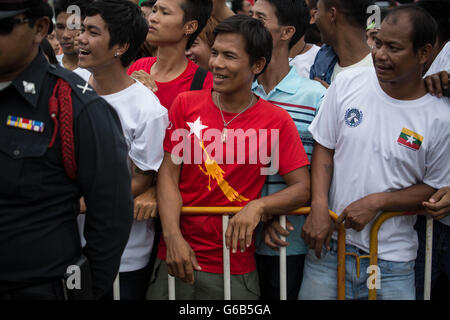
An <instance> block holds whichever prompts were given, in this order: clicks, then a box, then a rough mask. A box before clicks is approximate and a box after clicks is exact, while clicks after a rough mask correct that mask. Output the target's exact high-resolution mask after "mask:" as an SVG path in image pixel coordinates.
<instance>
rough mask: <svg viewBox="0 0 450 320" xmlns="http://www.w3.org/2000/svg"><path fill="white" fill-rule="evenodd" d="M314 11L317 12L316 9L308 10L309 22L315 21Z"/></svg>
mask: <svg viewBox="0 0 450 320" xmlns="http://www.w3.org/2000/svg"><path fill="white" fill-rule="evenodd" d="M316 13H317V9H316V8H315V9H311V10H310V11H309V14H310V16H311V18H310V19H309V24H314V23H316Z"/></svg>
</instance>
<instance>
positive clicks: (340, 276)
mask: <svg viewBox="0 0 450 320" xmlns="http://www.w3.org/2000/svg"><path fill="white" fill-rule="evenodd" d="M241 209H242V207H182V209H181V214H182V215H222V228H223V235H222V237H223V256H224V259H223V261H224V266H223V267H224V300H231V278H230V277H231V276H230V250H229V249H228V248H227V247H226V244H225V232H226V229H227V226H228V220H229V216H230V215H234V214H236V213H238V212H239V211H240V210H241ZM310 210H311V208H309V207H303V208H299V209H297V210H295V211H292V212H289V213H287V214H286V215H307V214H309V212H310ZM329 213H330V217H331V218H332V219H333V220H334V221H336V219H337V217H338V216H337V214H336V213H334V212H333V211H331V210H329ZM412 214H415V213H405V212H385V213H383V214H381V215H380V216H378V217H377V219H376V220H375V222H374V224H373V226H372V229H371V233H370V254H369V256H361V257H357V260H358V269H359V259H360V258H369V259H370V265H377V264H378V231H379V229H380V227H381V225H382V224H383V222H384V221H386V220H387V219H389V218H392V217H395V216H401V215H412ZM286 215H280V217H279V218H280V225H281V226H282V227H283V228H286ZM345 233H346V232H345V227H344V224H343V223H341V224H340V225H339V226H338V266H337V269H338V270H337V297H338V300H345V257H346V255H352V254H350V253H347V252H346V251H345ZM432 238H433V219H432V218H430V217H427V229H426V258H425V281H424V282H425V290H424V299H425V300H429V299H430V295H431V257H432ZM281 239H282V240H285V238H284V237H282V238H281ZM358 274H359V273H358ZM168 291H169V300H175V298H176V297H175V278H174V277H172V276H171V275H168ZM286 299H287V280H286V247H282V248H280V300H286ZM375 299H376V288H374V289H369V300H375Z"/></svg>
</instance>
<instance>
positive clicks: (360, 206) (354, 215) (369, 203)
mask: <svg viewBox="0 0 450 320" xmlns="http://www.w3.org/2000/svg"><path fill="white" fill-rule="evenodd" d="M378 195H379V194H370V195H368V196H366V197H364V198H362V199H359V200H357V201H355V202H352V203H351V204H350V205H348V206H347V208H345V209H344V211H342V213H341V214H340V216H339V217H338V219H337V220H336V224H340V223H341V222H343V221H344V220H345V223H344V227H345V228H347V229H349V228H352V229H354V230H356V231H358V232H359V231H361V230H362V229H364V227H365V226H366V225H367V224H368V223H369V222H370V221H372V219H373V218H375V216H376V215H377V213H378V211H380V210H381V208H380V207H379V204H380V203H381V201H378V200H377V197H378Z"/></svg>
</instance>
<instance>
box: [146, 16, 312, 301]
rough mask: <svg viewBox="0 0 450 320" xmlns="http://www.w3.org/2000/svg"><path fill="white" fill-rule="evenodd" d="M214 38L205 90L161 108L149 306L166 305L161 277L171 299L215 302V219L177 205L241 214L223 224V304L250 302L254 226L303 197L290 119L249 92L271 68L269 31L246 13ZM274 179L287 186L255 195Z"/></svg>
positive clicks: (254, 288) (218, 267)
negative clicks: (227, 251)
mask: <svg viewBox="0 0 450 320" xmlns="http://www.w3.org/2000/svg"><path fill="white" fill-rule="evenodd" d="M214 33H215V34H216V40H215V42H214V45H213V47H212V53H211V58H210V67H211V70H212V71H213V75H214V90H210V89H209V90H208V89H207V90H201V91H191V92H185V93H181V94H180V95H178V97H177V98H176V99H175V101H174V103H173V104H172V107H171V109H170V111H169V119H170V121H171V125H169V128H168V129H167V132H166V138H165V142H164V149H165V156H164V160H163V164H162V166H161V169H160V171H159V176H158V187H157V188H158V206H159V210H160V211H159V213H160V217H161V222H162V227H163V238H162V241H161V242H160V245H159V248H158V260H157V262H156V264H155V269H154V273H153V276H152V281H151V283H150V288H149V291H148V293H147V298H149V299H167V272H168V273H169V274H170V275H173V276H175V277H176V278H179V279H177V284H176V289H177V291H176V297H177V299H223V275H222V274H223V258H222V255H223V254H222V222H221V221H222V219H221V217H219V216H211V215H209V216H180V209H181V207H182V206H242V207H244V208H243V209H242V210H241V211H240V212H239V213H238V214H236V215H235V216H234V217H233V218H232V219H231V220H230V223H229V228H228V230H227V243H228V246H229V247H230V248H231V249H232V250H231V251H232V253H231V257H230V264H231V283H232V293H231V295H232V298H233V299H243V300H250V299H258V297H259V285H258V276H257V271H256V266H255V259H254V251H255V248H254V242H253V230H254V228H255V227H256V225H257V224H258V223H259V221H260V220H261V218H262V217H263V215H272V214H283V213H285V212H288V211H290V210H293V209H296V208H298V207H300V206H302V205H305V204H306V203H307V202H308V201H309V197H310V190H309V173H308V169H307V165H308V164H309V162H308V158H307V156H306V153H305V151H304V148H303V145H302V142H301V140H300V136H299V134H298V131H297V129H296V126H295V124H294V122H293V120H292V118H291V117H290V116H289V114H288V113H287V112H286V111H285V110H284V109H282V108H279V107H276V106H274V105H272V104H271V103H269V102H267V101H265V100H263V99H259V98H258V97H257V96H255V95H253V94H252V91H251V85H252V82H253V79H254V77H255V76H256V75H259V74H261V73H262V72H263V71H264V70H265V68H266V66H267V64H268V62H270V58H271V54H272V38H271V36H270V33H269V32H268V31H267V30H266V29H265V28H264V25H263V24H262V23H261V22H260V21H257V20H255V19H252V18H250V17H245V16H232V17H230V18H228V19H226V20H224V21H223V22H222V23H221V24H219V25H218V26H217V27H216V29H215V31H214ZM255 35H256V36H255ZM279 150H283V153H282V154H280V153H279ZM274 173H279V174H280V175H282V176H283V178H284V179H285V182H286V184H287V185H288V187H287V188H286V189H284V190H282V191H280V192H278V193H275V194H272V195H270V196H267V197H264V198H260V194H261V189H262V187H263V184H264V181H265V179H266V175H268V174H274ZM238 240H239V242H238ZM238 246H239V249H240V250H239V251H238V250H237V249H238ZM246 249H247V250H246ZM194 270H195V271H194ZM194 278H195V281H194ZM180 280H182V281H180Z"/></svg>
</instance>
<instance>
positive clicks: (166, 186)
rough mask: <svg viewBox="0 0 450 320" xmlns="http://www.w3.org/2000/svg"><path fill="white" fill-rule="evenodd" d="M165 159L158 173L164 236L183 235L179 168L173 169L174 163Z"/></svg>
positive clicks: (158, 191) (159, 205) (159, 203)
mask: <svg viewBox="0 0 450 320" xmlns="http://www.w3.org/2000/svg"><path fill="white" fill-rule="evenodd" d="M167 161H171V160H170V156H169V159H166V158H165V159H164V161H163V164H162V165H161V169H160V171H159V174H158V183H157V185H156V189H157V201H158V209H159V216H160V218H161V225H162V229H163V235H164V238H165V239H167V238H170V237H172V236H176V235H181V230H180V215H181V207H182V205H183V199H182V198H181V194H180V190H179V189H178V179H179V170H178V171H177V170H173V169H174V168H172V166H173V164H168V163H167Z"/></svg>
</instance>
